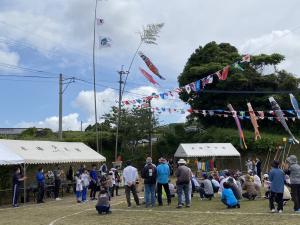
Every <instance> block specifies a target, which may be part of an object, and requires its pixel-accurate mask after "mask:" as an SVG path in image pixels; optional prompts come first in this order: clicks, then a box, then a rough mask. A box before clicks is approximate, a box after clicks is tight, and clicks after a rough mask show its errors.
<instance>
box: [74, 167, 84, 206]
mask: <svg viewBox="0 0 300 225" xmlns="http://www.w3.org/2000/svg"><path fill="white" fill-rule="evenodd" d="M75 181H76V198H77V203H81V200H80V197H81V193H82V189H83V187H82V179H81V175H80V172H79V171H77V172H76V176H75Z"/></svg>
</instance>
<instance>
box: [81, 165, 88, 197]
mask: <svg viewBox="0 0 300 225" xmlns="http://www.w3.org/2000/svg"><path fill="white" fill-rule="evenodd" d="M81 179H82V197H81V199H82V202H87V199H86V194H87V189H88V187H89V184H90V175H89V172H88V171H87V170H86V169H84V172H83V174H81Z"/></svg>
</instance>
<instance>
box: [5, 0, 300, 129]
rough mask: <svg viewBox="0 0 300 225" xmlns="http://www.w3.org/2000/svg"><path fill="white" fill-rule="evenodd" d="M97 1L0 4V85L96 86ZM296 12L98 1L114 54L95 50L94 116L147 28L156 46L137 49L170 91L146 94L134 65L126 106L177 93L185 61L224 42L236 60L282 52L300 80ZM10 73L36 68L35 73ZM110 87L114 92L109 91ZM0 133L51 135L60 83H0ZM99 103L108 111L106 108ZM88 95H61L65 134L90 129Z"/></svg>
mask: <svg viewBox="0 0 300 225" xmlns="http://www.w3.org/2000/svg"><path fill="white" fill-rule="evenodd" d="M94 3H95V1H94V0H85V1H82V0H66V1H59V0H43V1H38V0H27V1H21V0H11V1H8V0H2V1H1V2H0V29H1V33H0V75H40V76H53V77H55V76H58V74H59V73H63V74H64V76H66V77H68V76H75V77H78V78H81V79H84V80H89V81H91V80H92V70H91V68H92V57H91V56H92V38H93V33H92V31H93V24H92V23H93V7H94ZM170 3H172V4H170ZM299 7H300V2H299V1H296V0H291V1H288V2H283V1H279V0H275V1H271V0H266V1H263V2H262V1H259V0H251V1H250V0H248V1H239V0H230V1H221V0H212V1H197V0H190V1H185V2H184V1H179V0H175V1H174V0H173V1H159V0H153V1H147V0H127V1H125V0H118V1H116V0H108V1H99V7H98V17H99V18H103V19H104V21H105V22H104V25H102V26H98V27H97V36H100V35H101V36H108V37H110V38H111V39H112V47H111V48H101V49H97V52H96V62H97V83H99V84H101V85H103V86H106V87H102V86H101V87H100V86H98V87H97V91H98V94H97V96H98V99H99V116H100V115H101V114H103V113H107V112H109V109H110V107H111V106H112V105H115V100H116V99H117V91H116V90H114V89H116V88H118V83H117V80H118V74H117V72H116V71H117V70H119V69H120V67H121V65H125V67H126V66H128V64H129V62H130V59H131V57H132V54H133V53H134V51H135V49H136V47H137V45H138V42H139V36H138V34H137V32H138V31H139V30H141V28H142V27H143V26H144V25H146V24H148V23H158V22H164V23H165V26H164V28H163V30H162V32H161V34H160V38H159V40H158V45H157V46H146V45H144V46H143V47H142V51H143V52H144V53H145V54H146V55H147V56H149V57H150V58H151V59H152V61H153V62H154V63H155V65H156V66H157V67H158V68H159V70H160V71H161V73H162V75H163V76H164V77H166V78H167V80H166V81H162V80H159V79H156V80H157V81H158V82H159V83H160V85H161V86H160V87H159V88H155V87H153V86H151V85H150V84H149V83H148V82H147V81H146V80H145V78H144V77H142V76H141V75H140V73H139V71H138V67H139V66H141V67H144V68H145V66H144V64H143V62H142V61H141V59H139V58H137V59H136V60H135V62H134V64H133V67H132V71H131V74H130V77H129V80H128V86H127V90H128V91H129V92H131V93H127V94H126V96H125V97H126V98H133V97H134V98H136V97H137V96H139V95H134V94H132V93H138V94H140V95H144V94H146V95H148V94H150V93H152V92H162V91H164V90H168V89H172V88H175V87H177V85H178V84H177V76H178V74H180V72H181V71H182V69H183V66H184V65H185V63H186V61H187V58H188V57H189V55H190V54H191V53H192V52H193V51H194V50H195V49H196V48H197V47H198V46H199V45H205V44H206V43H207V42H210V41H213V40H214V41H217V42H230V43H232V44H234V45H235V46H237V47H238V48H239V50H240V51H241V52H242V53H250V54H251V53H259V52H266V53H270V52H275V51H276V52H279V53H282V54H284V55H286V61H285V62H284V63H283V64H282V65H281V66H280V67H281V68H282V69H287V70H288V71H291V72H293V73H295V74H299V73H300V69H299V67H298V62H299V60H300V54H299V53H300V44H299V43H300V32H299V30H300V29H298V26H299V25H300V22H299V21H300V18H299V17H300V15H299V13H298V11H297V9H298V8H299ZM6 65H13V66H17V67H26V68H33V69H38V70H43V71H46V72H49V73H34V72H30V71H24V70H21V69H18V70H15V69H11V68H7V66H6ZM108 87H110V88H108ZM0 92H1V95H0V96H1V97H0V104H1V110H0V127H19V126H22V127H29V126H38V127H49V128H51V129H53V130H56V129H57V120H58V118H57V115H58V78H53V79H33V78H20V77H17V78H16V77H13V76H8V77H4V76H0ZM103 100H104V102H103ZM92 103H93V98H92V86H91V85H89V84H85V83H82V82H75V83H72V84H70V86H69V87H68V89H67V90H66V92H65V93H64V124H63V126H64V129H65V130H68V129H72V130H78V129H79V128H80V120H82V121H83V122H84V126H87V125H88V124H90V123H93V118H94V115H93V105H92ZM154 104H155V105H156V106H159V107H175V108H182V107H184V108H188V106H187V105H185V104H184V103H182V102H180V101H178V100H161V101H158V102H156V103H154ZM184 118H185V115H182V114H176V113H173V114H171V116H170V115H168V114H164V115H161V116H160V121H163V123H169V122H178V121H184Z"/></svg>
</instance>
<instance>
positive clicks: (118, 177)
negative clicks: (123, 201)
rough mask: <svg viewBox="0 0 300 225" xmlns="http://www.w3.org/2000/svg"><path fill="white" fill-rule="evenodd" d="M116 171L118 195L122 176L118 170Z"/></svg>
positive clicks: (117, 194)
mask: <svg viewBox="0 0 300 225" xmlns="http://www.w3.org/2000/svg"><path fill="white" fill-rule="evenodd" d="M114 173H115V180H116V188H115V189H116V196H119V187H120V183H121V177H120V174H119V172H118V170H115V171H114Z"/></svg>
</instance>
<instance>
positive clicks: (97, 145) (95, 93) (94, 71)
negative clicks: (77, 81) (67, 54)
mask: <svg viewBox="0 0 300 225" xmlns="http://www.w3.org/2000/svg"><path fill="white" fill-rule="evenodd" d="M97 5H98V0H96V4H95V17H94V40H93V78H94V107H95V130H96V150H97V152H99V133H98V115H97V91H96V66H95V45H96V44H95V42H96V20H97Z"/></svg>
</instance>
